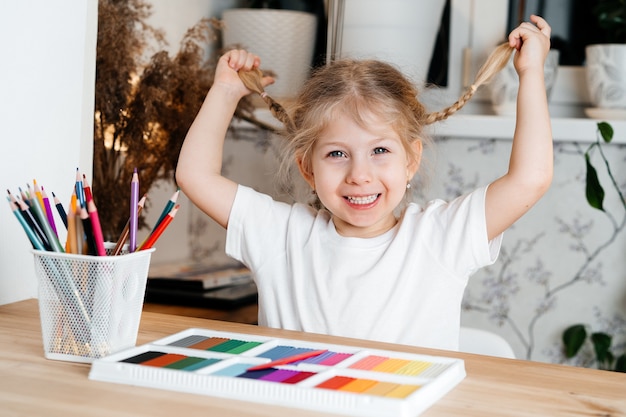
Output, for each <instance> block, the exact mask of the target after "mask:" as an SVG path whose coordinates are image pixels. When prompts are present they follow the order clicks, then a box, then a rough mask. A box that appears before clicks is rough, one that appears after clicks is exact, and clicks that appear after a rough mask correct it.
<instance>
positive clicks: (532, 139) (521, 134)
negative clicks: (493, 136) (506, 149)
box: [509, 71, 553, 187]
mask: <svg viewBox="0 0 626 417" xmlns="http://www.w3.org/2000/svg"><path fill="white" fill-rule="evenodd" d="M544 92H545V83H544V77H543V72H541V71H535V72H529V73H527V74H522V75H521V76H520V89H519V92H518V98H517V100H518V103H517V114H516V123H515V133H514V138H513V145H512V146H513V147H512V150H511V160H510V164H509V174H510V175H514V176H519V180H520V181H522V182H524V183H527V184H529V185H530V186H531V187H532V186H533V185H534V184H536V185H537V186H540V187H541V186H543V185H545V183H546V182H547V183H548V184H549V182H550V181H551V179H552V165H553V156H552V150H553V149H552V127H551V123H550V113H549V110H548V101H547V98H546V95H545V93H544Z"/></svg>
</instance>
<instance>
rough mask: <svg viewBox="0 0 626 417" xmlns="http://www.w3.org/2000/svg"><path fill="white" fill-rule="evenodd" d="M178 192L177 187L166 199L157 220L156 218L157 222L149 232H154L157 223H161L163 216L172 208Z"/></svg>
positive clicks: (157, 225)
mask: <svg viewBox="0 0 626 417" xmlns="http://www.w3.org/2000/svg"><path fill="white" fill-rule="evenodd" d="M179 194H180V189H177V190H176V192H175V193H174V194H173V195H172V197H170V199H169V200H168V201H167V204H166V205H165V207H164V208H163V211H162V212H161V215H160V216H159V220H157V222H156V223H155V224H154V227H153V228H152V232H150V233H154V231H155V230H156V228H157V227H159V224H161V222H162V221H163V219H164V218H165V216H167V215H168V213H169V212H170V211H172V209H173V208H174V206H175V205H176V201H177V200H178V195H179Z"/></svg>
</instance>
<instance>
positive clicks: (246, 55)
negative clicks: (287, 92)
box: [211, 49, 274, 98]
mask: <svg viewBox="0 0 626 417" xmlns="http://www.w3.org/2000/svg"><path fill="white" fill-rule="evenodd" d="M260 65H261V58H260V57H259V56H258V55H255V54H253V53H251V52H248V51H246V50H243V49H233V50H230V51H228V52H226V53H225V54H224V55H222V56H221V57H220V59H219V61H218V63H217V67H216V70H215V78H214V81H213V87H211V88H215V87H226V88H227V89H228V91H230V92H232V93H234V94H235V95H236V97H237V98H241V97H243V96H245V95H247V94H250V90H248V89H247V88H246V87H245V86H244V84H243V82H242V81H241V79H240V78H239V75H238V72H239V71H250V70H251V69H254V68H258V67H259V66H260ZM273 83H274V79H273V78H272V77H263V79H262V84H263V86H264V87H265V86H268V85H270V84H273Z"/></svg>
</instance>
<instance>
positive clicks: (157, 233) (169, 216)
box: [139, 204, 180, 250]
mask: <svg viewBox="0 0 626 417" xmlns="http://www.w3.org/2000/svg"><path fill="white" fill-rule="evenodd" d="M179 207H180V205H178V204H177V205H176V206H175V207H174V208H173V209H172V210H170V212H169V213H167V216H165V218H164V219H163V221H162V222H161V223H160V224H159V226H158V227H157V228H156V230H155V231H154V232H153V233H150V236H148V239H146V241H145V242H144V243H143V244H142V245H141V247H140V248H139V250H144V249H150V248H151V247H152V246H153V245H154V244H155V242H156V241H157V239H158V238H159V237H160V236H161V235H162V234H163V232H164V231H165V229H166V228H167V226H168V225H169V224H170V223H171V222H172V220H174V216H176V212H177V211H178V208H179Z"/></svg>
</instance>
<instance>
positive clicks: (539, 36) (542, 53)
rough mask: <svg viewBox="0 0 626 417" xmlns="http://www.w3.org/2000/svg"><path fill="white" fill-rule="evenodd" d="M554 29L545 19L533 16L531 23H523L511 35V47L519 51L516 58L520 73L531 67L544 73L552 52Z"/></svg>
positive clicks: (515, 61) (515, 62) (516, 65)
mask: <svg viewBox="0 0 626 417" xmlns="http://www.w3.org/2000/svg"><path fill="white" fill-rule="evenodd" d="M551 32H552V28H551V27H550V25H549V24H548V22H546V21H545V20H544V19H543V18H541V17H539V16H536V15H531V16H530V22H523V23H521V24H520V25H519V26H518V27H517V28H515V29H513V31H511V33H510V34H509V45H511V47H513V48H515V49H517V53H516V54H515V57H514V64H515V68H516V69H517V71H518V73H519V72H523V71H524V70H526V69H527V68H530V67H539V68H541V70H542V71H543V65H544V62H545V59H546V57H547V55H548V51H550V34H551Z"/></svg>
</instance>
